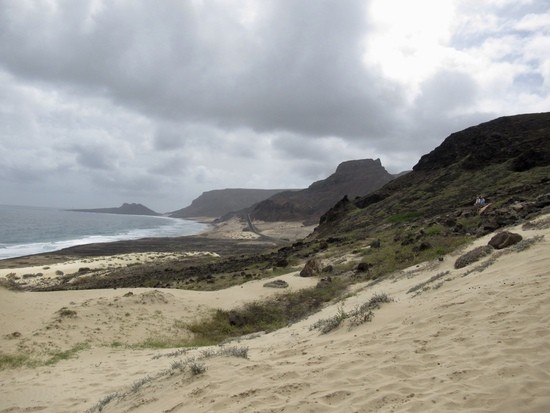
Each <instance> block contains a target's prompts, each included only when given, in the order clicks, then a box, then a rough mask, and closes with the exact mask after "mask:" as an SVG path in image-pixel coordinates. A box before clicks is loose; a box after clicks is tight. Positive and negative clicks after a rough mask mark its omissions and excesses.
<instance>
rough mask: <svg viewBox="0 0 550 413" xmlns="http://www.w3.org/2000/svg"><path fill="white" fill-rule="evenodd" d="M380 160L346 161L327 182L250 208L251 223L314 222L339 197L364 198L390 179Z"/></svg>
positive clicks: (322, 181)
mask: <svg viewBox="0 0 550 413" xmlns="http://www.w3.org/2000/svg"><path fill="white" fill-rule="evenodd" d="M393 178H394V177H393V175H391V174H390V173H388V171H386V169H385V168H384V167H383V166H382V163H381V162H380V159H376V160H373V159H360V160H353V161H346V162H343V163H341V164H340V165H338V167H337V168H336V171H335V172H334V173H333V174H332V175H330V176H329V177H328V178H326V179H323V180H320V181H317V182H314V183H312V184H311V185H310V186H309V187H308V188H306V189H303V190H300V191H292V192H291V191H285V192H281V193H279V194H277V195H274V196H272V197H270V198H269V199H267V200H265V201H263V202H260V203H258V204H257V205H254V207H253V208H252V210H251V211H249V213H250V216H251V217H252V219H257V220H261V221H304V222H306V223H316V222H317V221H318V219H319V218H320V217H321V216H322V215H323V214H324V213H325V212H326V211H327V210H329V209H330V208H331V207H332V206H333V205H334V204H335V203H337V202H338V201H339V200H341V199H342V198H343V197H345V196H346V197H347V198H348V199H354V198H356V197H359V196H363V195H366V194H368V193H370V192H372V191H374V190H376V189H378V188H380V187H382V186H383V185H384V184H386V183H387V182H389V181H391V180H392V179H393Z"/></svg>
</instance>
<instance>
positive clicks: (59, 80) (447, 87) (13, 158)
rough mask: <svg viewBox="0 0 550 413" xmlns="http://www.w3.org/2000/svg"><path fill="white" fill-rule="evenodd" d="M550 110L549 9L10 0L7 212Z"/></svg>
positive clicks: (248, 175)
mask: <svg viewBox="0 0 550 413" xmlns="http://www.w3.org/2000/svg"><path fill="white" fill-rule="evenodd" d="M549 110H550V0H483V1H479V0H415V1H414V2H413V1H410V0H362V1H359V0H261V1H258V0H240V1H237V0H160V1H149V0H112V1H106V0H105V1H104V0H0V162H1V165H0V204H11V205H34V206H51V207H65V208H95V207H97V208H99V207H112V206H118V205H120V204H122V203H123V202H139V203H143V204H145V205H146V206H148V207H150V208H152V209H154V210H156V211H159V212H168V211H174V210H177V209H179V208H183V207H185V206H187V205H189V204H190V203H191V201H192V200H193V199H195V198H197V197H198V196H199V195H200V194H201V193H202V192H204V191H209V190H213V189H222V188H263V189H268V188H269V189H274V188H277V189H279V188H280V189H283V188H305V187H307V186H309V185H310V184H311V183H312V182H314V181H316V180H319V179H323V178H326V177H327V176H329V175H330V174H332V173H333V172H334V171H335V169H336V167H337V165H338V164H339V163H341V162H343V161H347V160H352V159H365V158H371V159H377V158H379V159H380V160H381V161H382V164H383V165H384V167H385V168H386V169H387V170H388V171H389V172H390V173H398V172H401V171H404V170H409V169H411V168H412V167H413V166H414V165H415V164H416V163H417V161H418V160H419V158H420V156H422V155H423V154H425V153H428V152H430V151H431V150H433V149H434V148H435V147H437V146H438V145H439V144H441V142H443V140H444V139H445V138H446V137H447V136H449V135H450V134H451V133H453V132H456V131H459V130H462V129H464V128H466V127H469V126H473V125H477V124H479V123H481V122H485V121H488V120H491V119H494V118H497V117H499V116H505V115H515V114H519V113H533V112H545V111H549Z"/></svg>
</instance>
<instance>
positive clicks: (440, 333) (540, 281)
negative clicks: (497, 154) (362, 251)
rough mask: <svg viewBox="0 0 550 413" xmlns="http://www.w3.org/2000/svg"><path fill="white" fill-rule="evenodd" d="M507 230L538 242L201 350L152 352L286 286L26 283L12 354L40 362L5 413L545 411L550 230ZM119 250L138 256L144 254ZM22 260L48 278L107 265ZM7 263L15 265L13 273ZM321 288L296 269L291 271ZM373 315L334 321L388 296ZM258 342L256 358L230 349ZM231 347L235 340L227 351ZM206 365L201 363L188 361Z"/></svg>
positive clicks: (435, 269) (10, 315) (3, 301)
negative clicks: (151, 344)
mask: <svg viewBox="0 0 550 413" xmlns="http://www.w3.org/2000/svg"><path fill="white" fill-rule="evenodd" d="M539 220H545V222H546V225H539V226H537V227H536V229H523V228H522V226H516V227H513V228H508V230H510V231H512V232H517V233H520V234H521V235H522V236H523V238H524V240H532V244H531V245H530V246H529V248H526V249H524V250H519V249H514V248H513V247H511V248H508V249H505V250H500V251H494V252H493V253H492V254H491V255H489V256H487V257H485V258H483V259H482V260H480V261H478V262H476V263H473V264H471V265H468V266H466V267H464V268H461V269H455V268H454V263H455V261H456V259H457V258H458V257H459V256H461V255H462V254H464V253H465V252H467V251H469V250H472V249H474V248H475V247H478V246H481V245H485V244H487V242H488V240H489V239H490V238H491V236H492V234H491V235H487V236H484V237H482V238H479V239H477V240H476V241H475V242H474V243H472V244H470V245H468V246H466V247H464V248H462V249H461V250H460V251H456V252H455V253H453V254H450V255H447V256H445V257H444V259H443V260H442V261H439V260H437V261H433V262H426V263H422V264H420V265H417V266H415V267H412V268H409V269H406V270H404V271H400V272H397V273H395V274H392V275H391V276H390V277H388V278H386V279H384V280H383V281H381V282H377V283H373V282H371V283H368V282H365V283H360V284H356V285H355V286H354V288H353V290H352V291H350V293H349V294H348V295H347V298H346V299H345V300H343V301H340V302H338V303H334V304H333V305H330V306H327V307H326V308H324V309H323V310H322V311H320V312H319V313H317V314H315V315H313V316H310V317H309V318H307V319H305V320H302V321H300V322H298V323H295V324H293V325H290V326H288V327H286V328H283V329H280V330H277V331H275V332H272V333H269V334H256V335H253V336H251V337H245V338H242V339H239V340H234V341H232V342H228V343H226V344H225V345H224V346H222V347H219V346H215V347H212V348H197V349H174V348H172V349H154V348H140V346H138V344H139V343H143V342H144V341H146V340H151V339H156V338H164V339H166V340H168V339H173V340H177V339H178V338H181V337H185V335H186V334H189V333H188V332H187V331H186V329H185V328H182V327H181V326H182V325H183V324H184V323H185V322H188V321H192V320H197V319H200V317H202V316H204V315H206V314H207V313H208V312H209V311H211V310H213V309H216V308H222V309H232V308H235V307H237V306H239V305H241V304H243V303H246V302H250V301H253V300H258V299H261V298H264V297H268V296H272V295H275V294H278V293H279V291H278V290H276V289H269V288H265V287H264V286H263V284H264V283H265V282H266V281H268V280H266V279H264V280H254V281H250V282H248V283H245V284H243V285H241V286H234V287H231V288H228V289H226V290H221V291H212V292H205V291H186V290H167V289H145V288H144V289H135V288H134V289H111V290H85V291H64V292H47V293H37V292H13V291H8V290H6V289H1V288H0V313H1V314H2V317H1V320H0V343H1V349H2V350H1V351H2V353H3V354H15V353H17V352H25V353H27V354H29V355H31V356H32V357H36V358H37V359H40V358H43V357H45V355H46V354H54V353H56V352H57V353H60V352H61V353H62V352H67V351H69V350H72V352H73V353H74V354H71V356H70V357H64V358H63V359H61V360H59V361H57V362H55V363H51V364H46V365H43V364H42V365H40V366H38V367H18V368H14V369H4V370H2V371H0V389H1V394H2V397H1V398H0V412H2V413H7V412H30V411H41V412H52V413H53V412H56V413H60V412H94V411H102V412H136V413H137V412H316V413H317V412H419V413H420V412H434V413H436V412H437V413H440V412H509V413H516V412H531V413H534V412H537V413H545V412H548V411H550V391H549V390H550V387H549V383H550V346H549V340H550V327H549V326H550V298H549V296H548V291H550V253H549V251H550V248H549V241H550V226H549V225H548V221H549V220H550V219H549V216H546V217H542V218H540V219H539ZM137 258H139V259H142V260H143V259H154V256H148V258H147V257H146V256H132V257H130V256H127V257H119V258H117V260H120V262H118V261H117V262H111V264H112V265H119V264H120V265H126V264H127V263H128V262H129V261H127V260H132V259H137ZM56 265H59V266H62V265H66V266H69V265H70V266H72V267H70V268H69V267H56V266H54V265H52V266H50V268H49V269H44V268H40V269H38V268H18V269H17V270H13V269H11V272H14V271H16V272H17V273H20V274H31V273H35V272H36V271H38V270H40V272H42V273H43V275H42V277H55V272H56V271H63V270H62V269H61V268H64V270H65V271H72V270H74V269H75V268H76V269H77V268H78V267H79V266H90V265H109V263H108V258H105V259H98V260H96V261H94V262H86V263H84V262H71V263H63V264H62V263H60V264H56ZM2 271H3V272H2V273H1V274H0V276H6V275H7V272H6V271H7V270H6V271H4V270H2ZM276 278H277V279H283V280H284V281H286V282H288V284H289V286H290V288H291V289H300V288H306V287H310V286H313V285H315V284H316V283H317V281H318V280H317V279H315V278H301V277H299V276H298V273H297V272H293V273H290V274H286V275H284V276H280V277H276ZM382 293H383V294H387V296H389V297H390V298H391V299H392V301H391V302H388V303H384V304H381V306H380V308H379V309H376V310H375V311H374V315H373V318H372V320H371V321H370V322H366V323H363V324H360V325H352V324H351V323H350V322H349V320H347V321H345V322H344V323H343V324H342V325H340V326H339V327H338V328H336V329H334V330H333V331H330V332H328V333H326V334H322V333H321V332H320V331H319V330H318V329H315V328H313V326H314V325H315V323H316V322H318V321H319V320H326V319H329V318H331V317H334V316H335V315H336V314H338V313H342V312H347V313H351V312H352V311H353V310H354V309H356V308H358V307H359V306H360V305H361V304H363V303H365V302H367V301H368V300H369V299H371V298H372V297H373V296H375V295H377V294H382ZM243 348H246V350H247V356H246V357H235V356H231V354H232V353H235V352H236V350H238V349H243ZM224 349H226V350H229V351H225V352H224V351H222V350H224ZM189 363H200V366H202V367H203V368H204V371H203V372H201V373H200V374H192V373H191V372H190V371H189V369H180V366H182V365H189Z"/></svg>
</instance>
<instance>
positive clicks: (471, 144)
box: [315, 113, 550, 237]
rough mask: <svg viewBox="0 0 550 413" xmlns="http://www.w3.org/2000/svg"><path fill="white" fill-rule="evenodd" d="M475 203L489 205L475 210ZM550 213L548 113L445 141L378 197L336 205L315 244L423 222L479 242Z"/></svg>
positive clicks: (499, 123)
mask: <svg viewBox="0 0 550 413" xmlns="http://www.w3.org/2000/svg"><path fill="white" fill-rule="evenodd" d="M477 195H483V196H484V197H485V198H486V199H487V201H488V203H489V204H490V205H489V206H488V207H487V208H484V209H483V211H480V210H477V209H475V208H474V207H473V204H474V201H475V198H476V196H477ZM549 205H550V113H540V114H525V115H516V116H508V117H502V118H498V119H495V120H493V121H490V122H486V123H482V124H480V125H478V126H473V127H470V128H468V129H465V130H463V131H461V132H456V133H453V134H451V135H450V136H449V137H448V138H447V139H445V141H444V142H443V143H442V144H441V145H440V146H439V147H437V148H436V149H434V150H433V151H432V152H430V153H429V154H426V155H424V156H422V158H421V159H420V160H419V162H418V163H417V164H416V166H414V168H413V171H412V172H411V173H408V174H406V175H404V176H401V177H399V178H397V179H395V180H393V181H391V182H389V183H388V184H386V185H385V186H383V187H382V188H380V189H379V190H377V191H375V192H373V193H371V194H368V195H366V196H363V197H360V198H358V199H355V200H353V199H351V198H350V197H348V198H345V199H342V200H341V201H340V202H338V203H337V204H336V205H335V206H334V207H333V208H331V209H330V210H329V211H328V212H327V213H326V214H324V215H323V216H322V217H321V219H320V226H319V227H318V228H317V230H316V233H315V236H317V237H319V236H335V234H342V233H350V232H354V233H356V234H357V235H358V232H363V233H368V232H371V233H372V232H373V231H375V230H376V228H381V227H383V226H384V225H391V224H395V223H407V222H409V223H411V222H418V220H419V219H420V218H421V219H422V220H424V222H426V221H427V220H432V221H431V223H432V224H439V225H443V226H445V227H447V229H448V230H450V231H454V232H458V233H461V232H462V233H476V234H484V233H487V232H489V231H493V230H495V229H497V228H500V227H503V226H506V225H509V224H512V223H515V222H517V221H518V220H520V219H523V218H525V217H527V216H529V215H530V214H533V213H535V212H536V211H540V210H542V209H543V208H548V206H549Z"/></svg>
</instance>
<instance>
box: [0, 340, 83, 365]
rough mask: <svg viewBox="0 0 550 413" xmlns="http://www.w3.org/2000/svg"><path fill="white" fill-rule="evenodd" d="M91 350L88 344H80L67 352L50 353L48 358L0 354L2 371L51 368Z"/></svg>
mask: <svg viewBox="0 0 550 413" xmlns="http://www.w3.org/2000/svg"><path fill="white" fill-rule="evenodd" d="M87 348H89V344H88V343H79V344H77V345H75V346H74V347H72V348H70V349H68V350H65V351H58V352H53V353H49V355H48V358H46V359H38V358H33V357H31V356H30V355H28V354H4V353H0V370H7V369H16V368H20V367H30V368H33V367H40V366H51V365H53V364H56V363H58V362H60V361H62V360H68V359H70V358H71V357H73V356H74V355H75V354H77V353H78V352H80V351H82V350H86V349H87Z"/></svg>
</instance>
